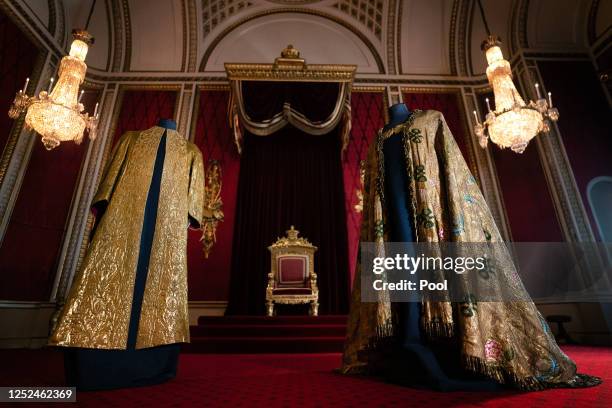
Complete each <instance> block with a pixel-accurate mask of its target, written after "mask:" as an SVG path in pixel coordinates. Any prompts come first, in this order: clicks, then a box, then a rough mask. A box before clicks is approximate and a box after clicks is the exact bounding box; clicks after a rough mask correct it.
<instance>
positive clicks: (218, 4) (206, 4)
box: [202, 0, 253, 36]
mask: <svg viewBox="0 0 612 408" xmlns="http://www.w3.org/2000/svg"><path fill="white" fill-rule="evenodd" d="M251 7H253V2H252V1H247V0H203V1H202V30H203V32H204V36H207V35H208V34H209V33H210V32H211V31H213V30H214V29H215V28H216V27H217V26H218V25H220V24H222V23H223V22H224V21H225V20H227V19H228V18H230V17H232V16H234V15H237V14H238V13H240V12H241V11H244V10H247V9H249V8H251Z"/></svg>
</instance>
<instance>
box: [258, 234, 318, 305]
mask: <svg viewBox="0 0 612 408" xmlns="http://www.w3.org/2000/svg"><path fill="white" fill-rule="evenodd" d="M286 232H287V236H286V237H283V238H279V239H278V240H277V241H276V242H275V243H274V244H272V245H270V246H269V247H268V250H269V251H270V257H271V258H270V261H271V268H270V273H268V285H267V287H266V313H267V315H268V316H274V314H275V310H274V304H275V303H276V304H304V303H309V304H310V310H309V314H310V315H311V316H318V314H319V289H318V287H317V274H316V273H315V271H314V253H315V252H316V251H317V247H316V246H314V245H312V244H311V243H310V242H309V241H308V240H307V239H306V238H298V234H299V231H298V230H296V229H295V228H294V226H293V225H292V226H291V229H289V230H287V231H286ZM288 262H291V263H292V264H293V270H292V272H291V273H294V274H295V266H296V265H297V267H298V272H299V273H301V277H300V278H301V279H297V280H289V281H287V280H286V281H284V282H283V275H282V272H283V271H282V268H283V263H288ZM300 268H302V269H300Z"/></svg>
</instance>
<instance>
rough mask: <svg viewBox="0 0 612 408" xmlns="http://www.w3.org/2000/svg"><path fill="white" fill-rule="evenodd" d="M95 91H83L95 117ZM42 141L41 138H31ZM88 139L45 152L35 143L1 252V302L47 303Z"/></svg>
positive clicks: (86, 102) (97, 94)
mask: <svg viewBox="0 0 612 408" xmlns="http://www.w3.org/2000/svg"><path fill="white" fill-rule="evenodd" d="M98 99H99V92H98V91H86V92H85V94H84V95H83V104H84V105H85V107H86V109H87V111H88V112H90V113H91V112H93V108H94V105H95V104H96V102H97V101H98ZM35 137H36V138H37V139H40V136H39V135H35ZM88 145H89V139H88V138H87V137H85V138H84V139H83V142H82V143H81V145H77V144H75V143H72V142H64V143H62V144H60V145H59V146H58V147H56V148H55V149H53V150H52V151H47V150H46V149H45V147H44V145H43V144H42V143H41V142H40V140H36V141H35V143H34V147H33V150H32V155H31V156H30V160H29V162H28V167H27V170H26V173H25V175H24V178H23V182H22V184H21V189H20V190H19V195H18V196H17V201H16V202H15V206H14V209H13V213H12V214H11V219H10V222H9V225H8V228H7V230H6V233H5V236H4V239H3V241H2V246H0V299H10V300H31V301H34V300H36V301H44V300H48V299H49V296H50V292H51V288H52V284H53V281H54V278H55V273H56V271H57V266H58V261H59V256H60V252H61V249H62V242H63V238H64V233H65V229H66V225H67V222H68V215H69V213H70V206H71V203H72V199H73V195H74V191H75V189H76V184H77V180H78V177H79V173H80V169H81V167H82V163H83V159H84V157H85V153H86V152H87V147H88Z"/></svg>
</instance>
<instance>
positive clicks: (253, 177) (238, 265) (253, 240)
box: [227, 126, 348, 315]
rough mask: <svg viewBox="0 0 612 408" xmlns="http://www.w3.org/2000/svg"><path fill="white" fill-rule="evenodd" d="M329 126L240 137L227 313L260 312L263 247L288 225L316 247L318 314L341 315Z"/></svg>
mask: <svg viewBox="0 0 612 408" xmlns="http://www.w3.org/2000/svg"><path fill="white" fill-rule="evenodd" d="M337 131H338V128H337V127H336V129H335V130H334V131H332V132H331V133H330V134H327V135H324V136H318V137H315V136H312V135H308V134H305V133H303V132H301V131H299V130H297V129H295V128H293V127H291V126H287V127H285V128H283V129H281V130H280V131H278V132H276V133H275V134H273V135H271V136H267V137H259V136H254V135H251V134H248V133H247V134H246V135H245V139H244V151H243V153H242V160H241V164H240V177H239V182H238V197H237V207H236V224H235V228H234V250H233V254H232V276H231V284H230V298H229V305H228V310H227V314H233V315H253V314H263V313H264V311H265V291H266V284H267V274H268V272H269V271H270V254H269V251H268V249H267V247H268V246H269V245H270V244H272V243H273V242H274V241H276V239H277V238H278V237H279V236H283V235H285V230H287V229H289V227H290V226H291V225H295V228H296V229H298V230H300V232H301V235H302V236H304V237H306V238H308V239H309V240H310V241H311V242H312V243H313V244H314V245H316V246H317V247H318V248H319V250H318V251H317V252H316V254H315V271H316V272H317V275H318V285H319V290H320V293H319V303H320V309H319V310H320V313H321V314H339V313H346V312H347V309H348V262H347V239H346V218H345V217H346V214H345V209H344V189H343V183H342V167H341V162H340V149H341V141H340V140H339V137H338V135H337Z"/></svg>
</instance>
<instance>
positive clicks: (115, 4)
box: [110, 0, 124, 72]
mask: <svg viewBox="0 0 612 408" xmlns="http://www.w3.org/2000/svg"><path fill="white" fill-rule="evenodd" d="M110 1H111V5H112V21H113V32H112V36H113V40H114V41H113V44H114V46H113V54H112V59H113V62H112V71H113V72H119V71H121V59H122V56H123V51H124V50H123V32H124V29H123V27H124V21H123V13H122V11H121V9H122V8H123V6H122V0H110Z"/></svg>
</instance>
